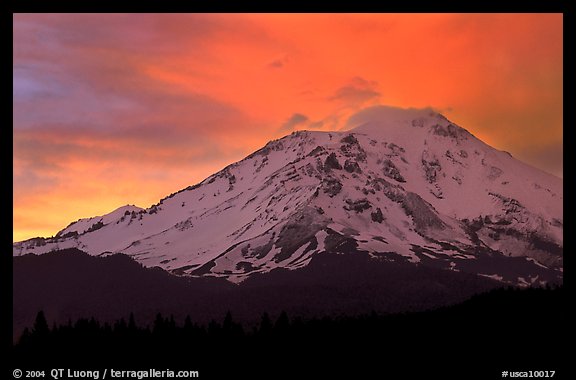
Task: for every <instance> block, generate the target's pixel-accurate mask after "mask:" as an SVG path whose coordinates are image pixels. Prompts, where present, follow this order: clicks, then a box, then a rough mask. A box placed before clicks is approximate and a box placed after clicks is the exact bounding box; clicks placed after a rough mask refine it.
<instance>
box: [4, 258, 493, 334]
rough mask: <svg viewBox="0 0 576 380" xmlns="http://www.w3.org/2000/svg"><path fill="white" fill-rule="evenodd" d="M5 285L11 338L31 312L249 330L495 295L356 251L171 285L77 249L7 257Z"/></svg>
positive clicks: (61, 318)
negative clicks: (282, 321)
mask: <svg viewBox="0 0 576 380" xmlns="http://www.w3.org/2000/svg"><path fill="white" fill-rule="evenodd" d="M13 276H14V277H13V295H14V300H13V307H14V309H13V323H14V326H13V337H14V339H18V337H19V336H20V334H21V333H22V331H23V329H24V327H26V326H30V325H31V324H32V323H33V321H34V318H35V316H36V313H37V312H38V311H39V310H43V311H44V313H45V314H46V317H47V319H48V320H49V321H51V322H53V323H57V324H64V323H67V322H68V320H70V319H71V320H76V319H78V318H91V317H94V318H96V319H97V320H99V321H101V322H109V323H112V322H114V321H115V320H117V319H120V318H125V319H126V318H128V316H129V314H130V313H134V315H135V316H136V319H137V320H138V321H139V322H140V323H142V324H151V323H152V322H153V321H154V319H155V317H156V315H157V314H158V313H162V314H164V315H173V316H174V317H175V318H176V319H177V320H180V321H182V320H184V318H185V317H186V316H187V315H189V316H190V317H191V319H192V321H193V322H196V323H203V324H206V323H208V322H210V320H212V319H216V320H219V319H221V318H222V317H223V316H224V315H225V314H226V312H227V311H231V312H232V315H233V316H234V318H235V319H236V320H238V321H241V322H243V323H245V324H255V323H258V322H259V320H260V316H261V315H262V313H264V312H267V313H269V314H270V315H271V316H272V317H273V318H276V317H277V316H278V315H279V314H280V313H281V312H282V311H286V312H287V313H288V314H289V315H291V316H294V317H296V316H298V317H302V318H313V317H323V316H338V315H347V316H354V315H361V314H368V313H370V312H372V311H376V312H378V313H396V312H404V311H418V310H427V309H430V308H435V307H438V306H442V305H451V304H455V303H458V302H462V301H464V300H466V299H468V298H470V297H471V296H472V295H474V294H478V293H481V292H484V291H487V290H489V289H493V288H495V287H497V286H500V284H499V283H497V282H494V281H492V280H490V279H487V278H484V277H479V276H476V275H471V274H465V273H460V272H455V271H448V270H443V269H436V268H431V267H426V266H415V265H413V264H410V263H401V262H389V261H386V260H385V259H379V260H375V259H371V258H370V257H368V255H367V254H362V253H357V252H356V253H353V254H347V255H336V254H320V255H317V256H315V257H314V258H313V260H312V261H311V262H310V264H309V265H308V266H306V267H304V268H302V269H300V270H295V271H290V270H286V269H277V270H274V271H272V272H270V273H266V274H261V275H255V276H253V277H251V278H250V279H248V280H246V281H244V282H242V283H241V284H240V285H235V284H232V283H230V282H228V281H226V280H224V279H218V278H193V279H189V278H182V277H176V276H173V275H171V274H169V273H167V272H165V271H163V270H161V269H158V268H152V269H150V268H144V267H142V266H141V265H140V264H138V263H136V262H135V261H133V260H132V259H130V258H129V257H127V256H124V255H114V256H109V257H101V258H99V257H93V256H89V255H87V254H85V253H83V252H81V251H78V250H75V249H70V250H66V251H60V252H55V253H49V254H44V255H40V256H35V255H27V256H22V257H15V258H14V259H13Z"/></svg>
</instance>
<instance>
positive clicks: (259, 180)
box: [13, 107, 563, 285]
mask: <svg viewBox="0 0 576 380" xmlns="http://www.w3.org/2000/svg"><path fill="white" fill-rule="evenodd" d="M349 126H350V128H351V129H350V130H348V131H344V132H311V131H300V132H294V133H292V134H291V135H289V136H286V137H283V138H281V139H279V140H275V141H271V142H269V143H268V144H267V145H266V146H265V147H263V148H262V149H260V150H258V151H256V152H254V153H253V154H251V155H249V156H248V157H246V158H244V159H243V160H241V161H239V162H237V163H234V164H231V165H229V166H228V167H226V168H224V169H223V170H221V171H220V172H218V173H216V174H214V175H212V176H210V177H208V178H207V179H205V180H204V181H202V182H201V183H199V184H197V185H194V186H190V187H188V188H185V189H183V190H181V191H178V192H177V193H174V194H171V195H170V196H168V197H166V198H164V199H162V200H161V201H160V202H159V203H158V204H156V205H154V206H152V207H150V208H148V209H140V208H138V207H135V206H125V207H122V208H120V209H118V210H115V211H113V212H112V213H110V214H107V215H104V216H100V217H94V218H88V219H81V220H79V221H77V222H74V223H71V224H70V225H69V226H68V227H66V228H65V229H63V230H62V231H60V232H59V233H58V234H57V235H56V236H55V237H53V238H47V239H44V238H35V239H30V240H26V241H23V242H19V243H15V244H14V247H13V254H14V255H15V256H18V255H24V254H28V253H34V254H41V253H45V252H50V251H54V250H59V249H64V248H79V249H81V250H83V251H85V252H88V253H89V254H92V255H106V254H110V253H116V252H122V253H125V254H127V255H129V256H131V257H132V258H134V259H135V260H136V261H138V262H140V263H142V264H143V265H145V266H149V267H151V266H160V267H162V268H164V269H166V270H168V271H170V272H172V273H174V274H177V275H190V276H220V277H226V278H227V279H229V280H231V281H233V282H238V281H242V280H243V279H245V278H246V277H247V276H250V275H251V274H254V273H258V272H268V271H270V270H272V269H274V268H277V267H283V268H289V269H297V268H301V267H303V266H306V265H307V264H308V262H309V261H310V259H311V257H312V256H313V255H315V254H317V253H321V252H332V253H335V254H337V253H354V252H357V251H364V252H369V253H370V254H371V255H372V256H374V258H375V259H379V260H389V261H407V262H411V263H414V264H415V265H427V266H433V267H437V268H445V269H446V270H452V271H462V272H470V273H475V274H479V275H482V276H488V277H491V278H493V279H496V280H499V281H503V282H508V283H512V284H520V285H527V284H531V283H542V282H561V281H562V271H563V210H562V206H563V192H562V180H561V179H559V178H557V177H555V176H552V175H550V174H547V173H545V172H542V171H540V170H538V169H535V168H533V167H530V166H528V165H526V164H524V163H522V162H520V161H518V160H516V159H514V158H513V157H512V156H511V155H510V154H509V153H507V152H502V151H498V150H496V149H494V148H492V147H490V146H488V145H486V144H485V143H483V142H482V141H480V140H478V139H477V138H476V137H474V136H473V135H472V134H470V133H469V132H467V131H466V130H465V129H463V128H460V127H459V126H457V125H455V124H454V123H452V122H450V121H449V120H448V119H446V118H445V117H444V116H442V115H440V114H438V113H436V112H434V111H432V110H430V109H424V110H416V109H408V110H406V109H398V108H391V107H373V108H370V109H366V110H364V111H361V112H360V113H358V114H356V115H354V116H353V117H352V118H351V119H350V121H349Z"/></svg>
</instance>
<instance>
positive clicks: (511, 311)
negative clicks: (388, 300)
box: [13, 287, 566, 378]
mask: <svg viewBox="0 0 576 380" xmlns="http://www.w3.org/2000/svg"><path fill="white" fill-rule="evenodd" d="M564 305H565V304H564V290H563V287H552V288H551V287H547V288H529V289H516V288H501V289H496V290H492V291H490V292H487V293H483V294H480V295H477V296H474V297H472V298H471V299H469V300H468V301H465V302H463V303H461V304H458V305H454V306H450V307H443V308H439V309H436V310H432V311H424V312H412V313H402V314H377V313H374V312H373V313H371V314H365V315H360V316H340V317H325V318H310V319H303V318H298V317H296V318H291V317H290V315H288V314H287V313H285V312H282V313H280V314H278V315H273V316H272V315H268V314H266V313H264V314H262V316H261V318H260V322H259V323H256V324H253V325H243V324H241V323H239V322H236V321H235V320H234V316H233V315H232V314H231V313H227V314H226V315H225V316H224V318H223V320H221V321H214V320H213V321H211V322H210V323H208V324H203V325H200V324H197V323H194V322H193V319H192V318H191V317H187V318H185V319H184V320H176V319H175V318H174V317H172V316H163V315H161V314H158V315H157V316H156V319H155V320H154V322H153V323H152V324H139V323H138V321H137V320H136V318H134V315H133V314H131V315H129V316H127V317H126V318H125V319H120V320H118V321H116V322H115V323H100V322H99V321H97V320H95V319H94V318H91V319H79V320H76V321H69V322H68V323H66V324H56V325H51V321H48V320H46V318H45V316H44V313H43V312H42V311H40V312H39V313H38V314H37V317H36V320H35V322H34V324H33V326H30V328H27V329H26V330H25V331H24V333H23V334H22V337H21V339H20V341H19V343H18V344H16V345H15V346H14V349H13V353H14V359H15V363H31V362H34V363H44V362H46V364H49V365H51V366H56V365H57V364H58V363H65V364H66V363H68V365H69V363H71V362H73V363H74V364H75V365H80V364H84V365H92V366H102V365H104V363H105V364H106V365H116V366H124V367H130V366H138V367H137V368H149V367H150V368H153V367H154V366H160V365H164V366H170V365H173V366H178V368H181V367H183V366H186V367H187V368H188V369H197V370H199V371H200V372H201V375H202V376H201V377H202V378H211V376H213V377H215V378H219V377H220V376H228V375H234V374H236V375H238V376H240V375H242V376H243V377H248V378H251V377H254V376H255V375H264V374H265V375H266V376H270V378H275V376H274V374H277V373H281V374H284V375H286V374H293V375H295V376H296V375H298V376H302V377H307V376H304V375H302V373H303V372H299V371H307V372H306V374H307V375H311V374H316V375H319V376H320V375H321V376H326V375H330V374H340V375H349V376H351V377H353V378H363V376H366V377H368V376H369V374H370V376H373V375H372V374H373V373H374V371H380V373H381V374H382V376H378V377H374V378H385V377H386V374H387V373H389V372H390V371H392V372H394V373H396V374H398V373H401V374H402V375H406V376H395V377H394V378H413V377H411V376H413V375H416V374H419V375H426V374H428V375H430V376H432V375H433V374H434V375H436V376H438V375H443V376H444V377H445V378H452V377H458V376H456V375H461V377H460V378H476V375H482V376H484V378H500V372H499V371H501V370H510V369H534V370H538V369H543V370H555V371H558V375H557V378H561V377H559V376H560V374H561V373H562V370H563V368H562V365H563V363H564V362H563V359H564V358H565V355H566V354H565V352H566V349H565V348H564V347H565V343H566V342H565V338H564V336H565V331H564V330H565V327H566V325H565V322H566V319H565V314H564ZM463 370H464V371H466V370H469V371H472V372H470V373H469V374H468V376H466V373H465V372H459V371H463ZM310 371H312V372H310ZM482 376H480V377H482ZM323 378H324V377H323ZM371 378H372V377H371Z"/></svg>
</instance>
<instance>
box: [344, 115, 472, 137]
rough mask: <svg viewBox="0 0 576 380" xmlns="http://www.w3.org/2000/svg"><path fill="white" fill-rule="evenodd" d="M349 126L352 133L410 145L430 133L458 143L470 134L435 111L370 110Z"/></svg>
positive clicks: (349, 121) (356, 117)
mask: <svg viewBox="0 0 576 380" xmlns="http://www.w3.org/2000/svg"><path fill="white" fill-rule="evenodd" d="M346 127H347V129H348V130H349V131H350V132H353V133H362V134H368V135H371V136H374V137H377V138H386V139H393V140H396V141H397V142H402V143H406V144H408V145H411V144H413V143H414V141H423V140H424V139H426V138H427V136H428V135H430V134H431V135H437V136H441V137H449V138H454V139H457V140H458V139H464V138H466V137H467V136H468V135H470V133H469V132H468V131H466V130H465V129H463V128H461V127H459V126H457V125H455V124H454V123H452V122H451V121H450V120H448V119H447V118H446V117H445V116H443V115H442V114H440V113H438V112H436V111H434V110H433V109H432V108H398V107H390V106H375V107H370V108H366V109H364V110H362V111H360V112H358V113H356V114H355V115H353V116H352V117H350V119H349V120H348V122H347V124H346Z"/></svg>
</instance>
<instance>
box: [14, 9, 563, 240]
mask: <svg viewBox="0 0 576 380" xmlns="http://www.w3.org/2000/svg"><path fill="white" fill-rule="evenodd" d="M562 24H563V19H562V15H561V14H462V15H461V14H199V15H198V14H195V15H186V14H173V15H172V14H140V15H110V14H101V15H88V14H84V15H73V14H60V15H59V14H50V15H49V14H36V15H24V14H16V15H14V56H13V73H14V102H13V107H14V126H13V129H14V141H13V143H14V183H13V186H14V230H13V238H14V240H21V239H24V238H29V237H32V236H35V235H44V236H45V235H53V234H54V233H56V232H57V231H58V230H59V229H61V228H63V227H65V226H66V225H67V224H68V223H69V222H70V221H73V220H76V219H78V218H80V217H87V216H91V215H97V214H103V213H106V212H108V211H111V210H112V209H114V208H115V207H118V206H121V205H123V204H127V203H135V204H138V205H140V206H143V207H147V206H150V205H151V204H153V203H156V202H157V201H158V199H159V198H161V197H163V196H165V195H167V194H170V193H172V192H174V191H176V190H178V189H180V188H183V187H186V186H188V185H190V184H193V183H197V182H198V181H200V180H202V179H203V178H205V177H206V176H208V175H209V174H211V173H212V172H214V171H217V170H218V169H220V168H222V167H224V166H225V165H226V164H228V163H230V162H232V161H235V160H238V159H241V158H242V157H243V156H245V155H247V154H249V153H250V152H251V151H253V150H255V149H257V148H259V147H260V146H262V145H263V144H265V143H266V142H267V141H268V140H270V139H273V138H278V137H281V136H282V135H284V134H287V133H289V132H291V130H293V129H317V130H331V129H339V128H342V127H343V126H344V125H345V122H346V120H347V118H348V117H349V116H350V115H352V114H354V113H355V112H357V111H359V110H360V109H362V108H364V107H367V106H370V105H375V104H387V105H393V106H400V107H428V106H431V107H433V108H435V109H437V110H439V111H441V112H442V113H444V114H445V115H446V116H447V117H448V118H450V119H452V120H453V121H454V122H456V123H458V124H459V125H461V126H463V127H465V128H468V129H469V130H470V132H472V133H474V134H475V135H477V136H478V137H480V138H482V139H483V140H485V141H486V142H487V143H489V144H491V145H493V146H495V147H497V148H499V149H503V150H507V151H509V152H511V153H512V154H513V155H515V156H517V157H518V158H520V159H522V160H524V161H527V162H528V163H531V164H532V165H535V166H538V167H540V168H542V169H544V170H547V171H549V172H552V173H554V174H556V175H558V176H562V153H561V152H562V125H563V120H562V111H563V108H562V107H563V105H562V103H563V97H562V96H563V95H562V81H563V66H562V59H563V36H562Z"/></svg>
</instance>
